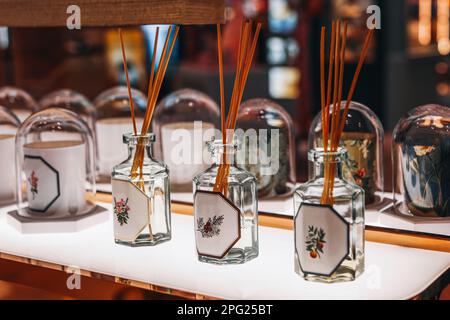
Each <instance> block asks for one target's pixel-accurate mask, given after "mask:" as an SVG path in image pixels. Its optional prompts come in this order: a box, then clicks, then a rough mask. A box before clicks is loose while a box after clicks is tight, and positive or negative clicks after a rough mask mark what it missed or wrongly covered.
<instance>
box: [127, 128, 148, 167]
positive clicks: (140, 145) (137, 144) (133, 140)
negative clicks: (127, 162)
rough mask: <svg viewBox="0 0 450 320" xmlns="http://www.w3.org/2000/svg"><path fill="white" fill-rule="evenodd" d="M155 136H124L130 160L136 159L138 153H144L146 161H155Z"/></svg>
mask: <svg viewBox="0 0 450 320" xmlns="http://www.w3.org/2000/svg"><path fill="white" fill-rule="evenodd" d="M154 141H155V136H154V135H153V134H146V135H132V134H126V135H124V136H123V142H124V143H125V144H126V145H127V146H128V159H134V157H135V155H136V153H137V152H140V153H141V152H142V151H144V152H143V155H144V161H145V159H150V160H153V142H154Z"/></svg>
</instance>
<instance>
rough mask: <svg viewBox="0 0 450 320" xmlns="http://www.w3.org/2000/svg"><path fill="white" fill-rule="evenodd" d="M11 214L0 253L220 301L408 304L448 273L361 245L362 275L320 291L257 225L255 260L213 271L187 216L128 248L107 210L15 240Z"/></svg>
mask: <svg viewBox="0 0 450 320" xmlns="http://www.w3.org/2000/svg"><path fill="white" fill-rule="evenodd" d="M106 207H107V208H108V209H111V208H110V206H106ZM11 209H13V207H12V206H11V207H6V208H3V209H0V252H3V253H7V254H12V255H17V256H22V257H27V258H31V259H37V260H41V261H45V262H50V263H55V264H60V265H63V266H75V267H79V268H81V269H82V270H88V271H92V272H98V273H102V274H106V275H112V276H117V277H121V278H125V279H130V280H135V281H141V282H145V283H151V284H154V285H158V286H163V287H167V288H172V289H177V290H183V291H187V292H194V293H199V294H204V295H208V296H212V297H218V298H225V299H409V298H412V297H414V296H416V295H418V294H420V293H421V292H422V291H423V290H425V289H426V288H427V287H429V286H430V285H431V284H432V283H433V282H434V281H435V280H436V279H437V278H439V276H441V275H442V274H443V273H444V272H445V271H446V270H447V269H448V268H449V267H450V253H444V252H436V251H427V250H421V249H412V248H404V247H399V246H392V245H385V244H378V243H371V242H367V243H366V272H365V273H364V274H363V275H362V276H361V277H360V278H358V279H357V280H356V281H354V282H350V283H338V284H332V285H326V284H319V283H312V282H307V281H304V280H303V279H302V278H300V277H299V276H298V275H297V274H295V272H294V248H293V232H292V231H288V230H282V229H275V228H267V227H260V230H259V235H260V242H259V243H260V256H259V257H258V258H257V259H255V260H253V261H251V262H249V263H247V264H244V265H237V266H215V265H209V264H205V263H201V262H198V260H197V255H196V251H195V243H194V228H193V217H192V216H185V215H178V214H173V215H172V231H173V238H172V240H171V241H169V242H167V243H164V244H161V245H159V246H157V247H141V248H129V247H125V246H121V245H116V244H115V243H114V241H113V227H112V213H111V212H110V214H109V219H108V221H107V222H104V223H101V224H99V225H96V226H94V227H91V228H89V229H86V230H83V231H81V232H78V233H61V234H32V235H22V234H20V233H19V232H18V231H17V230H15V229H14V228H13V227H11V226H9V225H8V224H7V223H6V217H5V213H6V212H7V211H9V210H11Z"/></svg>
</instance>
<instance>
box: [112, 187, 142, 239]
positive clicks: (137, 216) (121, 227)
mask: <svg viewBox="0 0 450 320" xmlns="http://www.w3.org/2000/svg"><path fill="white" fill-rule="evenodd" d="M111 185H112V196H113V213H114V237H115V238H116V239H118V240H122V241H134V240H136V238H137V237H138V236H139V234H141V232H142V230H144V228H146V227H147V226H149V223H150V214H151V203H150V201H151V200H150V198H149V197H147V195H146V194H145V193H144V192H142V190H140V189H139V188H138V187H137V186H136V185H134V184H133V183H131V182H130V181H124V180H119V179H112V180H111Z"/></svg>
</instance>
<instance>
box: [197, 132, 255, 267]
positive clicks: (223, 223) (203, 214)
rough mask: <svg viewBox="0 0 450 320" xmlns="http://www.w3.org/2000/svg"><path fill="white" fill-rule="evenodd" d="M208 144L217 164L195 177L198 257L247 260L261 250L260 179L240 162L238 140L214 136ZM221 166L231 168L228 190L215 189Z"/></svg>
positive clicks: (219, 261) (226, 261)
mask: <svg viewBox="0 0 450 320" xmlns="http://www.w3.org/2000/svg"><path fill="white" fill-rule="evenodd" d="M207 145H208V148H209V150H210V152H211V155H212V159H213V164H212V166H211V167H210V168H209V169H207V170H206V171H205V172H203V173H201V174H199V175H197V176H196V177H195V178H194V179H193V187H194V193H195V195H194V224H195V238H196V245H197V252H198V258H199V260H200V261H202V262H208V263H213V264H240V263H245V262H247V261H249V260H252V259H254V258H256V257H257V256H258V252H259V249H258V214H257V213H258V203H257V194H256V193H257V191H256V179H255V177H254V176H253V175H252V174H251V173H249V172H247V171H245V170H244V169H241V168H239V167H238V166H237V165H236V150H237V144H226V145H224V144H223V143H222V141H221V140H216V141H214V140H212V141H210V142H208V143H207ZM224 160H225V161H224ZM221 166H223V167H224V168H227V169H226V170H227V172H228V176H227V179H226V180H225V181H226V183H225V184H226V187H225V188H224V192H218V191H215V190H216V189H215V184H216V177H217V175H218V173H219V171H220V167H221Z"/></svg>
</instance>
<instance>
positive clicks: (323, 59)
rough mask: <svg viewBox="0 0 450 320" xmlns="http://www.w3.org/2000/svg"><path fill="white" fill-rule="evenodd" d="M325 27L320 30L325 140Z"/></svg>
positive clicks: (323, 138)
mask: <svg viewBox="0 0 450 320" xmlns="http://www.w3.org/2000/svg"><path fill="white" fill-rule="evenodd" d="M325 102H326V101H325V27H324V26H323V27H322V29H321V32H320V110H321V116H322V140H323V141H324V142H325V128H324V125H325Z"/></svg>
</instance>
